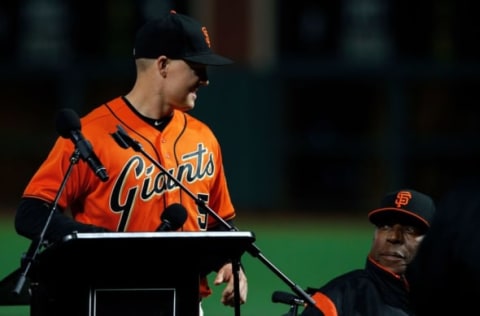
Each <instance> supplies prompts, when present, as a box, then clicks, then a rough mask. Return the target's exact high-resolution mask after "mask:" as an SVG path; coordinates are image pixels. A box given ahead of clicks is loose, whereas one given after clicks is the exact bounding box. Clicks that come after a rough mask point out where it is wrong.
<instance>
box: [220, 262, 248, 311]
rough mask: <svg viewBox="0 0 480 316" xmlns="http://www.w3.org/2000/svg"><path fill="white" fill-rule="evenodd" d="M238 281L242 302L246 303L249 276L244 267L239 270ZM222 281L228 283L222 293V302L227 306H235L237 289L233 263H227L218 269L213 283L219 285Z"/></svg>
mask: <svg viewBox="0 0 480 316" xmlns="http://www.w3.org/2000/svg"><path fill="white" fill-rule="evenodd" d="M238 281H239V289H240V291H239V292H240V304H244V303H245V302H246V301H247V292H248V284H247V277H246V276H245V273H244V272H243V270H242V268H240V270H239V271H238ZM221 283H227V286H226V287H225V289H224V290H223V293H222V303H223V304H224V305H227V306H235V289H234V285H233V283H234V275H233V268H232V264H231V263H227V264H225V265H224V266H223V267H221V268H220V270H218V273H217V276H216V277H215V280H214V281H213V284H215V285H219V284H221Z"/></svg>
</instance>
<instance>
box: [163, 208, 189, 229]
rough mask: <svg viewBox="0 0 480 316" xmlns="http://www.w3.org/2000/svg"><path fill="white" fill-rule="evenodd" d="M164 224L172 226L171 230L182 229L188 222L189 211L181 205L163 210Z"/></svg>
mask: <svg viewBox="0 0 480 316" xmlns="http://www.w3.org/2000/svg"><path fill="white" fill-rule="evenodd" d="M160 219H161V220H162V222H168V223H169V224H170V230H177V229H179V228H180V227H182V225H183V223H185V221H186V220H187V210H186V209H185V207H184V206H183V205H182V204H180V203H174V204H171V205H169V206H167V207H166V208H165V210H163V213H162V215H161V216H160Z"/></svg>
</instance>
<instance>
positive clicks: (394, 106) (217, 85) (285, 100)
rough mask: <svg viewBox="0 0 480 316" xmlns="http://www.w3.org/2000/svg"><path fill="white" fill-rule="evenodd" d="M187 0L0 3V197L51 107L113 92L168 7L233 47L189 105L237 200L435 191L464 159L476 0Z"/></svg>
mask: <svg viewBox="0 0 480 316" xmlns="http://www.w3.org/2000/svg"><path fill="white" fill-rule="evenodd" d="M198 1H203V0H197V1H195V0H191V1H186V0H185V1H160V0H159V1H133V0H132V1H126V0H125V1H91V0H86V1H73V0H72V1H60V0H57V1H55V0H30V1H2V2H1V3H0V87H1V100H2V102H3V104H2V108H1V110H0V129H1V132H2V133H1V134H2V135H3V137H2V138H0V145H1V148H2V155H1V168H2V170H1V174H2V175H3V179H2V181H1V188H0V189H1V191H0V192H1V194H0V198H1V200H0V202H1V204H3V205H4V206H6V209H7V210H9V212H10V213H11V212H13V210H14V208H15V205H16V203H17V202H18V200H19V198H20V195H21V192H22V190H23V188H24V186H25V185H26V183H27V181H28V179H29V178H30V176H31V175H32V174H33V172H34V171H35V170H36V168H37V167H38V165H39V164H40V163H41V161H42V160H43V159H44V158H45V156H46V154H47V152H48V150H49V148H50V146H51V145H52V144H53V141H54V140H55V138H56V137H57V133H56V131H55V126H54V116H55V113H56V111H57V110H58V109H60V108H64V107H70V108H73V109H75V110H76V111H77V112H78V113H79V114H81V115H82V114H85V113H86V112H87V111H89V110H90V109H92V108H93V107H96V106H98V105H100V104H102V103H103V102H105V101H108V100H110V99H112V98H114V97H116V96H118V95H121V94H125V93H127V92H128V91H129V89H130V87H131V85H132V83H133V81H134V77H135V73H134V63H133V59H132V56H131V53H132V42H133V37H134V33H135V30H136V28H137V27H138V26H139V25H140V24H141V23H142V22H143V21H144V20H145V18H146V17H147V16H149V15H153V16H155V15H159V14H161V13H163V12H165V10H167V9H170V8H175V9H176V10H177V11H178V12H180V13H186V14H190V15H192V16H194V17H196V18H197V19H199V20H201V17H202V16H203V15H204V14H205V13H207V14H210V15H212V16H213V18H212V19H211V20H210V22H211V25H210V24H209V25H208V27H209V30H210V33H211V36H212V40H213V45H214V50H216V51H217V52H219V53H222V54H224V55H227V56H230V57H232V58H233V59H235V60H236V64H235V65H233V66H228V67H221V68H214V69H211V70H210V79H211V84H210V86H209V87H208V88H206V89H203V90H201V91H200V93H199V100H198V101H197V106H196V108H195V109H194V110H193V111H192V114H193V115H195V116H197V117H199V118H200V119H202V120H203V121H205V122H207V123H208V124H209V125H210V126H211V127H212V129H213V130H214V131H215V133H216V134H217V136H218V138H219V140H220V142H221V144H222V148H223V152H224V161H225V167H226V171H227V177H228V181H229V186H230V190H231V194H232V198H233V200H234V203H235V204H236V205H237V207H238V208H239V209H242V210H245V211H246V212H248V211H262V212H272V211H275V212H282V211H291V210H295V211H304V212H307V213H327V212H335V213H337V214H343V213H341V212H344V213H349V214H350V213H356V212H365V210H366V209H367V210H368V209H370V208H373V207H375V206H376V205H377V203H378V202H377V200H378V199H379V197H380V196H382V195H383V194H384V193H385V192H386V191H388V190H393V189H397V188H401V187H410V188H414V189H417V190H420V191H424V192H426V193H428V194H431V195H432V196H433V197H434V198H436V199H438V198H440V197H441V196H442V195H443V194H445V193H446V191H448V190H449V189H450V188H451V187H452V186H453V185H455V184H456V183H457V182H458V181H461V180H462V179H463V178H464V177H466V176H475V175H477V174H478V171H479V170H478V167H477V165H478V161H479V156H480V141H479V139H478V133H479V124H478V121H479V114H480V111H479V109H478V108H479V107H478V105H477V104H478V91H479V90H480V80H479V79H480V63H479V56H480V51H479V50H480V46H479V45H478V42H479V35H480V34H479V33H480V22H479V21H480V19H478V12H479V9H480V4H479V2H477V1H465V0H455V1H454V0H438V1H410V0H406V1H405V0H403V1H396V0H391V1H387V0H349V1H347V0H342V1H340V0H337V1H331V0H324V1H322V0H316V1H307V0H296V1H287V0H279V1H266V0H265V2H262V0H259V2H261V3H262V4H264V6H265V7H267V8H268V10H267V12H266V13H268V14H265V16H267V15H268V16H273V19H271V20H269V19H267V18H265V19H262V18H261V17H262V14H263V13H262V12H258V11H255V12H253V11H252V10H253V9H252V8H254V7H255V6H254V5H253V3H256V4H258V3H259V2H256V1H257V0H252V1H247V0H243V1H226V0H224V1H222V0H216V1H215V0H211V1H205V2H203V3H205V4H206V3H209V4H210V6H207V5H205V7H204V8H203V7H201V6H199V5H198ZM212 8H214V9H215V13H211V12H206V10H211V9H212ZM204 11H205V12H204ZM254 16H256V17H257V21H258V16H260V19H259V20H260V21H262V23H260V24H258V23H257V24H255V23H253V20H252V19H253V18H254ZM253 25H255V27H254V26H253ZM266 28H268V29H269V30H270V31H268V32H265V34H267V35H266V37H265V41H267V40H269V41H272V42H273V46H271V47H270V51H269V53H270V56H271V58H269V59H268V61H267V62H266V61H265V60H261V61H260V62H258V60H256V59H255V57H254V56H252V53H251V51H252V48H254V47H253V46H255V45H254V44H252V42H251V41H250V39H251V38H252V34H255V32H261V31H264V30H265V29H266ZM262 34H263V33H262Z"/></svg>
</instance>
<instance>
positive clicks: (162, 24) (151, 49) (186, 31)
mask: <svg viewBox="0 0 480 316" xmlns="http://www.w3.org/2000/svg"><path fill="white" fill-rule="evenodd" d="M133 55H134V57H135V58H157V57H159V56H161V55H165V56H167V57H168V58H171V59H183V60H186V61H189V62H194V63H197V64H202V65H226V64H231V63H232V62H233V61H232V60H230V59H228V58H226V57H223V56H220V55H218V54H215V53H214V52H213V51H212V49H211V40H210V36H209V34H208V31H207V28H206V27H205V26H202V25H201V24H200V23H199V22H197V21H196V20H194V19H193V18H191V17H188V16H186V15H183V14H178V13H176V12H175V11H173V10H172V11H170V13H169V14H167V15H166V16H164V17H162V18H159V19H155V20H151V21H148V22H147V23H145V24H144V25H143V26H142V27H141V28H140V29H139V30H138V31H137V34H136V38H135V47H134V50H133Z"/></svg>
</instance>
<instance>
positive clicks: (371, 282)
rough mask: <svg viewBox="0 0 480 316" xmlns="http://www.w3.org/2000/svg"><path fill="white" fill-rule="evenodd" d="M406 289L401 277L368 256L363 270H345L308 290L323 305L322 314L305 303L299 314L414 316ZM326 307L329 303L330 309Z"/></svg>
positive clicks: (326, 315)
mask: <svg viewBox="0 0 480 316" xmlns="http://www.w3.org/2000/svg"><path fill="white" fill-rule="evenodd" d="M407 289H408V284H407V282H406V281H405V279H404V278H403V277H400V276H398V275H395V274H392V273H391V272H389V271H387V270H385V269H384V268H382V267H381V266H380V265H378V264H377V263H375V262H374V261H372V259H370V258H367V261H366V264H365V269H358V270H353V271H350V272H347V273H345V274H343V275H341V276H338V277H336V278H335V279H333V280H331V281H329V282H328V283H327V284H325V285H324V286H322V287H321V288H319V289H313V288H309V289H307V293H309V294H311V295H312V298H313V299H314V300H315V302H316V303H317V306H322V311H323V314H322V312H320V311H318V309H317V308H316V307H312V306H308V307H306V308H305V309H304V310H303V312H302V313H301V314H300V315H302V316H323V315H325V316H329V315H339V316H354V315H355V316H360V315H364V316H396V315H398V316H406V315H414V314H413V312H412V311H411V309H410V307H409V303H408V290H407ZM318 292H320V293H318ZM322 294H323V295H322ZM325 306H330V307H331V308H330V310H329V308H325ZM335 312H336V313H335Z"/></svg>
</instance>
